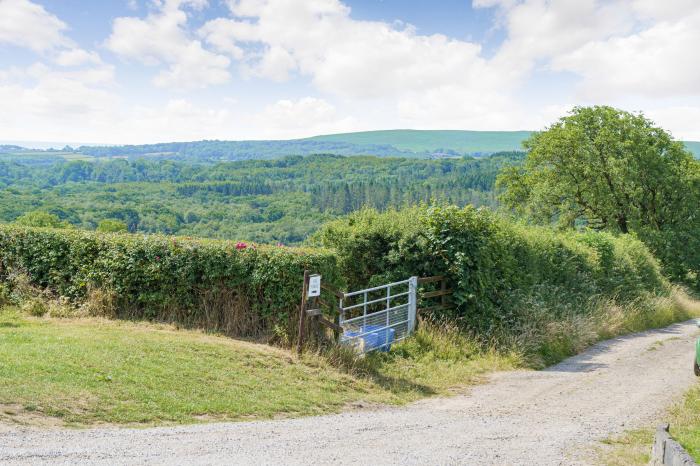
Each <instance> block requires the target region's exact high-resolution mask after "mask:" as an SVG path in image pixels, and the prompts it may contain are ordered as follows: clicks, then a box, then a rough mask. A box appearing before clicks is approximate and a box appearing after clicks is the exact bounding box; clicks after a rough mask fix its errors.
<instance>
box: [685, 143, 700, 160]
mask: <svg viewBox="0 0 700 466" xmlns="http://www.w3.org/2000/svg"><path fill="white" fill-rule="evenodd" d="M684 144H685V147H687V148H688V150H689V151H690V152H692V153H693V155H695V158H696V159H700V141H684Z"/></svg>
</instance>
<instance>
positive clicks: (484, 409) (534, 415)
mask: <svg viewBox="0 0 700 466" xmlns="http://www.w3.org/2000/svg"><path fill="white" fill-rule="evenodd" d="M696 333H697V328H696V327H695V325H694V323H691V322H688V323H684V324H678V325H674V326H671V327H669V328H666V329H663V330H656V331H651V332H645V333H641V334H635V335H630V336H627V337H622V338H617V339H614V340H610V341H607V342H603V343H600V344H598V345H596V346H594V347H593V348H591V349H590V350H589V351H587V352H586V353H584V354H582V355H579V356H576V357H574V358H571V359H568V360H566V361H564V362H563V363H561V364H559V365H557V366H554V367H551V368H549V369H547V370H544V371H539V372H533V371H516V372H507V373H500V374H495V375H494V376H493V377H492V379H491V381H490V382H489V383H486V384H484V385H480V386H477V387H474V388H473V389H472V390H471V391H470V392H469V393H468V394H466V395H459V396H454V397H451V398H439V399H438V398H436V399H430V400H424V401H422V402H419V403H415V404H412V405H409V406H405V407H401V408H382V409H380V410H375V411H357V412H348V413H344V414H339V415H331V416H323V417H315V418H304V419H295V420H284V421H267V422H246V423H226V424H209V425H197V426H185V427H169V428H155V429H141V430H135V429H96V430H56V429H52V430H37V429H23V430H16V429H8V428H7V427H5V428H4V429H5V430H4V431H3V428H2V427H1V426H0V463H2V464H6V463H10V464H14V463H17V464H41V463H61V464H75V463H91V464H92V463H99V464H134V463H146V464H256V465H257V464H314V463H315V464H319V463H321V464H322V463H348V464H349V463H354V464H358V463H359V464H371V463H375V464H479V465H482V464H499V465H500V464H508V465H511V464H527V465H532V464H539V465H549V464H585V463H586V456H585V455H584V454H583V453H582V452H584V451H586V450H587V449H588V448H589V447H590V445H591V444H592V443H593V442H595V441H596V440H599V439H603V438H605V437H607V436H609V435H610V434H613V433H617V432H621V431H624V430H627V429H629V428H632V427H634V426H637V425H642V424H645V423H648V422H650V421H652V420H653V419H654V418H655V417H656V416H658V415H660V413H661V412H662V411H663V407H665V406H666V405H668V403H670V402H671V401H672V400H673V399H674V398H676V397H677V396H678V395H680V394H681V393H682V392H683V391H684V390H685V389H686V388H687V387H688V386H689V385H690V384H692V383H693V381H694V378H695V377H694V376H693V373H692V366H691V361H692V352H693V341H694V335H695V334H696Z"/></svg>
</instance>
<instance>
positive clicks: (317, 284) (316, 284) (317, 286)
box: [306, 274, 321, 298]
mask: <svg viewBox="0 0 700 466" xmlns="http://www.w3.org/2000/svg"><path fill="white" fill-rule="evenodd" d="M306 296H307V297H308V298H314V297H316V296H321V276H320V275H316V274H314V275H311V276H309V291H308V293H307V295H306Z"/></svg>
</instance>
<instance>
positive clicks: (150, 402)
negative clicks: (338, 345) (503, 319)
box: [0, 308, 509, 426]
mask: <svg viewBox="0 0 700 466" xmlns="http://www.w3.org/2000/svg"><path fill="white" fill-rule="evenodd" d="M425 332H426V331H425V330H424V331H423V332H422V333H421V332H419V336H418V337H417V338H416V339H415V340H414V341H412V342H411V343H407V344H406V345H405V346H399V348H397V349H398V353H400V354H406V353H405V352H406V351H408V348H412V347H414V346H416V345H419V346H420V345H423V343H421V342H423V341H424V338H423V337H421V336H420V335H423V333H425ZM432 343H433V344H434V345H437V343H438V342H437V341H433V342H432ZM456 344H457V343H455V345H456ZM439 346H441V347H442V346H443V345H442V344H441V345H439ZM402 348H403V349H402ZM472 350H473V351H472ZM452 351H459V353H458V355H459V356H460V358H461V357H464V359H463V360H461V361H458V360H457V359H456V358H455V356H456V354H451V355H448V354H436V353H433V352H431V351H428V350H425V351H424V354H423V357H422V358H420V359H412V360H411V363H410V364H409V363H408V362H407V360H404V358H402V357H400V356H397V357H391V358H386V357H385V358H383V360H381V361H380V359H381V356H380V357H379V358H376V357H375V358H365V362H364V364H381V366H380V367H381V369H382V370H381V373H382V375H381V377H368V376H364V375H363V374H361V373H360V372H359V371H354V372H352V371H350V372H349V371H342V370H338V369H337V368H336V367H334V366H333V365H331V364H329V362H328V360H327V359H326V358H323V357H319V356H318V355H313V354H308V355H305V356H304V357H303V358H302V359H298V358H296V357H292V356H291V355H290V353H289V352H287V351H284V350H281V349H277V348H272V347H270V346H267V345H258V344H253V343H248V342H242V341H237V340H232V339H230V338H225V337H219V336H214V335H207V334H204V333H201V332H196V331H188V330H175V329H174V328H173V327H171V326H167V325H155V324H147V323H134V322H125V321H113V320H106V319H65V318H64V319H61V318H58V319H57V318H48V317H42V318H37V317H31V316H27V315H26V314H24V313H22V312H20V311H18V310H17V309H16V308H4V309H3V310H2V311H0V361H3V363H2V364H1V365H0V421H4V422H15V423H21V424H30V425H31V424H41V425H46V424H51V425H54V424H55V425H74V426H81V425H94V424H102V423H109V424H142V425H154V424H173V423H192V422H204V421H212V420H247V419H258V418H263V419H265V418H273V417H293V416H304V415H315V414H323V413H329V412H338V411H341V410H342V409H344V407H346V406H348V405H352V404H356V403H358V402H362V403H363V404H364V403H370V404H374V403H381V404H386V403H388V404H401V403H405V402H408V401H411V400H415V399H417V398H420V397H424V396H428V395H432V394H436V393H444V392H445V391H446V389H447V388H448V387H449V386H453V385H455V384H464V383H468V382H469V381H472V380H474V378H475V377H476V375H478V374H479V373H483V372H485V371H487V370H492V369H493V368H494V367H508V365H509V361H508V360H507V359H506V358H502V357H500V356H498V355H496V354H494V355H492V356H490V357H488V358H487V357H482V355H481V354H480V353H479V352H477V351H476V349H475V348H467V347H462V348H457V347H456V346H453V347H452ZM467 351H469V352H470V353H469V355H468V354H467ZM341 352H342V351H341V350H339V351H338V354H340V353H341ZM354 359H356V358H354ZM355 364H356V365H358V364H361V363H355ZM438 374H443V375H444V377H439V376H438Z"/></svg>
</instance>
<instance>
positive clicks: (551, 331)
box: [323, 287, 700, 400]
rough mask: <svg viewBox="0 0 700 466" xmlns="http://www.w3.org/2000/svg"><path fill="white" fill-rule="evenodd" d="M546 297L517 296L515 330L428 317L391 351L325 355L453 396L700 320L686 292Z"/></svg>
mask: <svg viewBox="0 0 700 466" xmlns="http://www.w3.org/2000/svg"><path fill="white" fill-rule="evenodd" d="M542 296H543V295H542V294H538V298H539V299H534V298H530V299H529V300H528V299H524V298H519V299H516V301H515V302H517V304H518V306H519V316H518V319H517V321H516V322H515V323H514V324H513V325H509V326H498V327H492V328H491V329H490V330H489V331H487V332H484V331H481V330H480V331H475V330H473V329H472V330H469V329H468V328H465V327H460V326H459V325H458V324H456V323H455V322H454V321H452V322H450V321H442V322H436V321H430V320H428V321H427V322H424V323H423V324H422V325H421V326H420V327H419V328H418V330H417V331H416V333H415V334H414V335H413V336H411V337H410V338H408V339H406V340H404V341H403V342H401V343H399V344H397V345H394V346H393V347H392V351H391V352H390V353H370V354H369V355H366V356H361V355H358V354H356V353H354V352H353V351H352V350H351V349H349V348H345V347H342V346H333V347H330V348H329V349H327V350H326V351H325V352H324V353H323V356H324V357H325V359H326V360H327V361H329V362H330V364H331V365H333V366H335V367H338V368H340V369H342V370H344V371H345V372H348V373H350V374H352V375H353V376H356V377H361V378H368V379H371V380H372V381H374V382H376V383H379V384H380V385H383V386H384V388H387V389H389V390H391V391H392V392H394V393H395V394H397V395H399V396H400V397H402V398H404V399H408V400H411V399H416V398H418V397H420V396H426V395H432V394H445V393H448V392H449V391H450V389H454V388H455V387H459V386H463V385H469V384H471V383H474V382H475V381H478V380H479V379H480V377H481V376H483V375H484V374H486V373H489V372H493V371H498V370H508V369H517V368H524V369H541V368H543V367H546V366H549V365H552V364H556V363H558V362H560V361H562V360H564V359H566V358H567V357H570V356H573V355H575V354H578V353H580V352H582V351H584V350H585V349H586V348H588V347H590V346H591V345H593V344H595V343H596V342H598V341H601V340H606V339H610V338H614V337H616V336H619V335H623V334H628V333H632V332H640V331H644V330H648V329H652V328H660V327H665V326H668V325H670V324H672V323H675V322H679V321H684V320H688V319H691V318H693V317H699V316H700V301H696V300H694V299H693V298H692V297H691V296H689V295H688V294H687V293H686V292H685V291H684V290H683V289H682V288H678V287H675V288H673V289H672V290H671V292H670V294H669V295H668V296H655V295H649V296H646V297H640V298H638V299H637V300H634V301H629V302H627V303H624V304H621V303H619V302H616V301H615V300H612V299H604V298H599V299H590V300H589V301H588V302H586V303H580V305H581V306H583V308H582V309H576V310H574V309H571V308H570V302H567V301H566V300H565V299H564V300H553V299H552V300H542Z"/></svg>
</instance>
